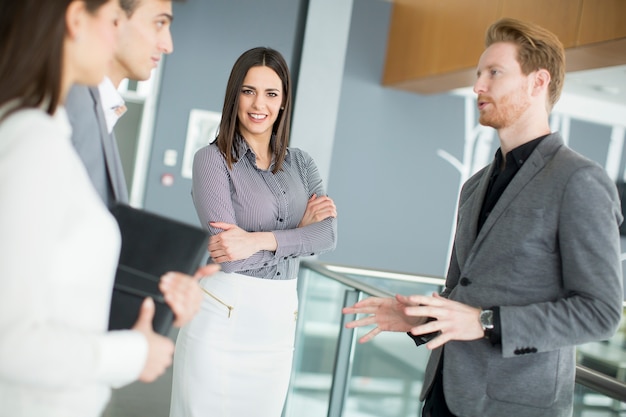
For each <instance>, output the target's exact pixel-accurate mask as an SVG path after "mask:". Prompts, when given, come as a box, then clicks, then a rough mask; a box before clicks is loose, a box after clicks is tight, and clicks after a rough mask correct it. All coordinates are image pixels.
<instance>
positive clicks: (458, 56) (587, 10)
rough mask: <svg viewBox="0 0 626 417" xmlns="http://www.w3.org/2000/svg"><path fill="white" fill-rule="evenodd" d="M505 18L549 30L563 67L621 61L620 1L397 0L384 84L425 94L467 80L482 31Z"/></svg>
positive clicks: (624, 21)
mask: <svg viewBox="0 0 626 417" xmlns="http://www.w3.org/2000/svg"><path fill="white" fill-rule="evenodd" d="M505 16H506V17H513V18H517V19H522V20H527V21H532V22H535V23H537V24H539V25H541V26H544V27H546V28H547V29H549V30H551V31H552V32H554V33H555V34H556V35H557V36H558V37H559V38H560V39H561V41H562V42H563V45H564V46H565V48H566V54H567V59H568V68H567V70H568V71H572V70H582V69H591V68H599V67H602V66H606V65H605V63H607V62H610V63H612V65H622V64H626V53H624V43H626V0H549V1H547V0H395V1H394V10H393V13H392V20H391V26H390V33H389V39H388V46H387V57H386V63H385V71H384V74H383V85H387V86H391V87H394V88H399V89H403V90H407V91H413V92H423V93H437V92H444V91H449V90H451V89H454V88H459V87H466V86H468V85H471V82H469V83H468V80H473V79H474V73H475V65H476V62H477V61H478V58H479V57H480V54H481V53H482V51H483V49H484V34H485V30H486V29H487V27H488V26H489V25H490V24H491V23H493V22H494V21H495V20H497V19H498V18H500V17H505ZM595 48H597V49H595Z"/></svg>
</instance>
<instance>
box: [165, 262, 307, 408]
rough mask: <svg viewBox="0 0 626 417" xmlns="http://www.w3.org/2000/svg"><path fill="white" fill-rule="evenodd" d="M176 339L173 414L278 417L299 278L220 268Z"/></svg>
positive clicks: (286, 376)
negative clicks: (267, 276) (258, 275)
mask: <svg viewBox="0 0 626 417" xmlns="http://www.w3.org/2000/svg"><path fill="white" fill-rule="evenodd" d="M200 285H201V286H202V288H203V289H204V290H205V298H204V301H203V303H202V308H201V310H200V312H199V313H198V314H197V315H196V317H195V318H194V319H193V320H192V321H191V322H190V323H188V324H187V325H186V326H184V327H183V328H182V329H180V332H179V333H178V338H177V340H176V351H175V354H174V369H173V382H172V402H171V408H170V417H243V416H262V417H280V415H281V413H282V410H283V405H284V402H285V398H286V395H287V389H288V387H289V376H290V373H291V365H292V359H293V350H294V348H293V346H294V336H295V328H296V319H297V314H298V297H297V291H296V280H295V279H291V280H269V279H261V278H253V277H249V276H246V275H241V274H235V273H230V274H227V273H224V272H218V273H217V274H215V275H212V276H211V277H207V278H204V279H203V280H202V281H201V282H200Z"/></svg>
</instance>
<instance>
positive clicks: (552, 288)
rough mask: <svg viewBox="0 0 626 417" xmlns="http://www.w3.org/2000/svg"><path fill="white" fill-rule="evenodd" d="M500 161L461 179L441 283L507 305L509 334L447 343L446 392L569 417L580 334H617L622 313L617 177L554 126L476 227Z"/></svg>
mask: <svg viewBox="0 0 626 417" xmlns="http://www.w3.org/2000/svg"><path fill="white" fill-rule="evenodd" d="M492 169H493V164H492V165H490V166H487V167H486V168H484V169H483V170H481V171H480V172H478V173H477V174H476V175H474V176H473V177H472V178H470V179H469V180H468V181H467V182H466V183H465V184H464V186H463V189H462V191H461V196H460V201H459V209H458V220H457V229H456V236H455V241H454V248H453V253H452V257H451V259H450V267H449V271H448V276H447V280H446V289H445V291H444V295H445V296H447V297H448V298H449V299H452V300H456V301H459V302H462V303H465V304H468V305H472V306H475V307H483V308H487V307H492V306H499V307H500V318H501V325H502V326H501V330H502V344H501V345H496V346H492V345H491V343H490V342H489V341H488V340H486V339H482V340H475V341H471V342H461V341H453V342H449V343H447V344H446V345H444V347H443V349H445V354H444V367H443V383H444V393H445V397H446V402H447V404H448V407H449V408H450V411H452V412H453V413H454V414H455V415H457V416H459V417H470V416H471V417H503V416H512V417H539V416H545V417H560V416H563V417H565V416H568V417H569V416H571V414H572V404H573V392H574V375H575V345H577V344H580V343H585V342H589V341H593V340H599V339H605V338H608V337H610V336H611V335H612V334H613V333H614V331H615V330H616V328H617V326H618V324H619V321H620V318H621V314H622V298H623V292H622V272H621V262H620V238H619V230H618V227H619V224H620V223H621V221H622V215H621V209H620V202H619V198H618V195H617V188H616V186H615V184H614V183H613V182H612V181H611V180H610V179H609V178H608V176H607V175H606V172H605V171H604V169H603V168H602V167H600V166H599V165H598V164H596V163H594V162H592V161H590V160H588V159H586V158H584V157H583V156H581V155H579V154H577V153H576V152H574V151H572V150H571V149H570V148H568V147H566V146H565V145H564V144H563V141H562V139H561V137H560V136H559V134H558V133H555V134H551V135H549V136H548V137H546V138H545V139H544V140H543V141H542V142H541V143H540V144H539V145H538V146H537V148H536V149H535V150H534V152H533V153H532V154H531V156H530V157H529V158H528V160H527V161H526V162H525V163H524V165H523V166H522V167H521V168H520V170H519V172H518V173H517V174H516V176H515V177H514V178H513V180H512V181H511V183H510V184H509V186H508V187H507V188H506V190H505V191H504V193H503V194H502V196H501V197H500V199H499V201H498V202H497V204H496V206H495V207H494V209H493V211H492V212H491V213H490V215H489V217H488V218H487V220H486V222H485V224H484V225H483V227H482V229H481V230H480V233H478V234H477V224H478V217H479V213H480V209H481V205H482V203H483V200H484V196H485V193H486V190H487V186H488V183H489V176H490V174H491V170H492ZM440 357H441V349H436V350H435V351H433V353H432V354H431V357H430V360H429V362H428V366H427V369H426V376H425V381H424V386H423V389H422V399H423V398H424V397H425V395H426V393H427V392H428V390H429V388H430V386H431V384H432V382H433V378H434V374H435V371H436V368H437V364H438V362H439V359H440Z"/></svg>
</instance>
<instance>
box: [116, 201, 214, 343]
mask: <svg viewBox="0 0 626 417" xmlns="http://www.w3.org/2000/svg"><path fill="white" fill-rule="evenodd" d="M111 213H113V215H114V216H115V218H116V220H117V222H118V225H119V228H120V232H121V235H122V248H121V252H120V259H119V265H118V267H117V272H116V275H115V284H114V286H113V296H112V299H111V311H110V314H109V330H119V329H129V328H131V327H132V326H133V325H134V324H135V322H136V321H137V317H138V314H139V309H140V307H141V303H142V302H143V300H144V299H145V298H146V297H152V299H153V300H154V303H155V307H156V310H155V313H154V320H153V321H152V325H153V327H154V331H155V332H157V333H160V334H162V335H167V334H168V333H169V332H170V330H171V328H172V322H173V321H174V314H173V313H172V310H171V309H170V308H169V307H168V306H167V304H166V303H165V300H164V299H163V294H162V293H161V291H160V290H159V281H160V279H161V276H162V275H163V274H164V273H166V272H168V271H177V272H183V273H185V274H188V275H193V274H194V273H195V272H196V270H197V269H198V266H199V265H200V262H201V260H202V258H203V256H204V255H205V254H206V251H207V244H208V240H209V235H208V233H207V232H206V231H204V230H202V229H200V228H199V227H194V226H191V225H188V224H185V223H182V222H179V221H176V220H173V219H170V218H167V217H164V216H161V215H158V214H155V213H150V212H147V211H144V210H139V209H135V208H133V207H131V206H128V205H124V204H117V205H115V206H114V207H113V208H112V209H111Z"/></svg>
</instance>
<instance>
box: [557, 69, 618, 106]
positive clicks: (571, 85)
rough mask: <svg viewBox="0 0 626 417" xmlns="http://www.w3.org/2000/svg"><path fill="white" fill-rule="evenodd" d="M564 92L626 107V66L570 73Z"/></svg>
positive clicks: (567, 75) (566, 76) (566, 79)
mask: <svg viewBox="0 0 626 417" xmlns="http://www.w3.org/2000/svg"><path fill="white" fill-rule="evenodd" d="M563 91H564V92H567V93H571V94H575V95H579V96H583V97H590V98H595V99H598V100H602V101H606V102H610V103H616V104H622V105H624V106H626V65H619V66H615V67H607V68H598V69H593V70H585V71H576V72H568V73H567V74H566V75H565V85H564V87H563ZM624 117H626V115H624Z"/></svg>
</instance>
